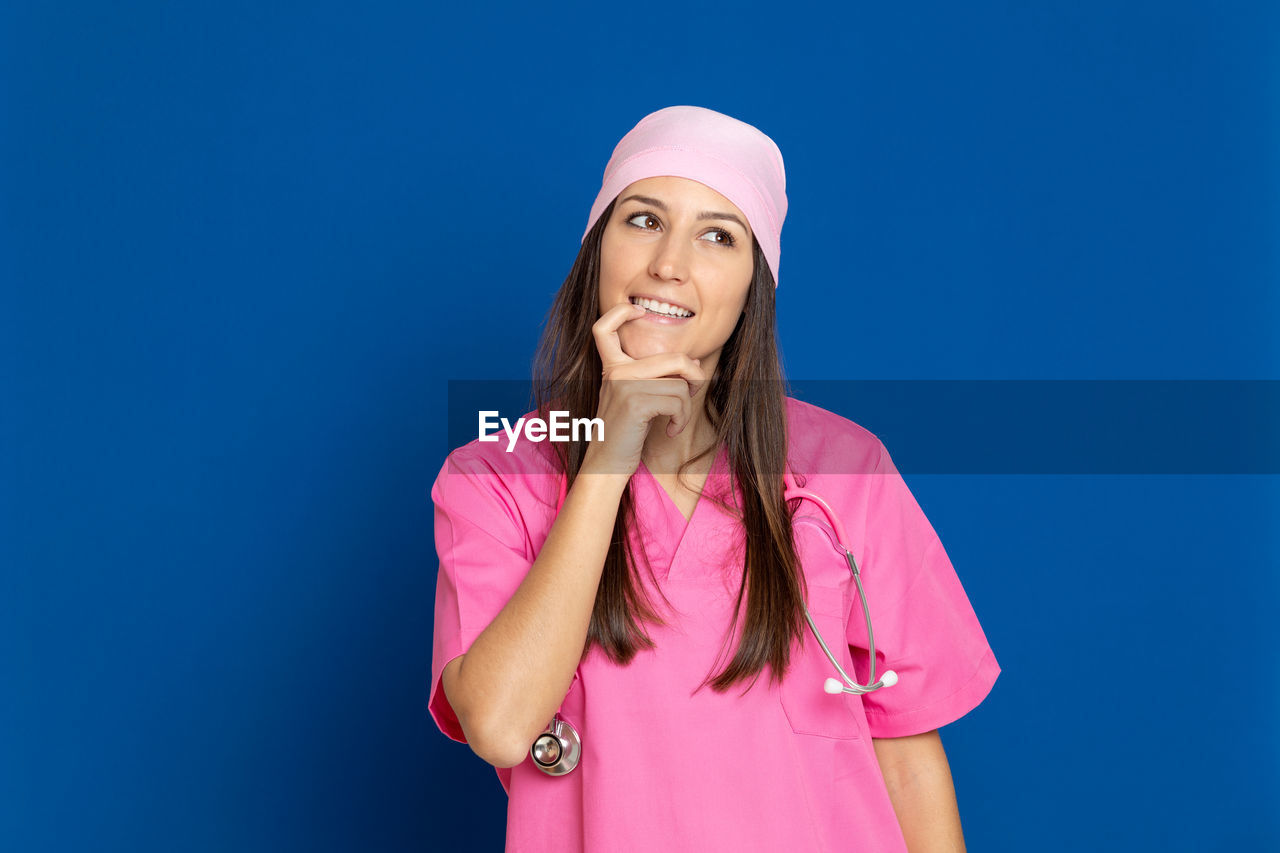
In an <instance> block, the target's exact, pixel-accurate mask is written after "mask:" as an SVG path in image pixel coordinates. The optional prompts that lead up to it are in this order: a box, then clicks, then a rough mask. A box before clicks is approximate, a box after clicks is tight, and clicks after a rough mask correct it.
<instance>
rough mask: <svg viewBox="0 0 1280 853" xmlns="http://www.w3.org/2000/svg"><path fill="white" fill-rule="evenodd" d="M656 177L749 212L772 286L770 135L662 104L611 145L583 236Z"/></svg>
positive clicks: (776, 201) (778, 247)
mask: <svg viewBox="0 0 1280 853" xmlns="http://www.w3.org/2000/svg"><path fill="white" fill-rule="evenodd" d="M660 175H672V176H675V177H679V178H690V179H692V180H695V181H698V182H699V183H702V184H705V185H707V186H708V187H710V188H711V189H713V190H715V191H716V192H718V193H720V195H722V196H724V197H725V198H727V199H729V201H731V202H733V203H734V204H735V205H737V206H738V209H739V210H741V211H742V212H743V213H745V214H746V215H747V222H748V223H749V224H750V225H751V230H752V232H753V233H754V234H755V237H756V240H757V241H759V243H760V249H761V250H762V251H763V252H764V256H765V259H766V260H768V262H769V269H770V270H772V272H773V281H774V286H775V287H776V286H777V283H778V262H779V257H780V255H781V254H782V221H783V220H784V219H785V218H786V216H787V193H786V189H787V175H786V170H785V169H784V168H783V165H782V152H781V151H779V150H778V146H777V145H776V144H775V143H774V141H773V140H772V139H770V138H769V137H768V136H766V135H764V134H763V133H761V132H760V131H759V130H757V129H756V128H754V127H752V126H751V125H749V124H747V123H746V122H742V121H739V120H738V119H736V118H731V117H730V116H727V115H724V114H723V113H718V112H716V111H715V110H709V109H706V108H705V107H667V108H665V109H661V110H658V111H657V112H654V113H650V114H649V115H647V116H645V117H644V118H642V119H640V122H639V123H638V124H637V125H636V126H635V127H633V128H632V129H631V131H630V132H629V133H627V135H626V136H624V137H622V140H621V141H620V142H619V143H618V144H617V146H616V147H615V148H614V149H613V156H612V157H610V158H609V163H608V165H607V166H605V168H604V183H603V184H602V185H601V187H600V193H599V195H597V196H596V200H595V203H594V204H593V205H591V216H590V217H589V218H588V219H587V228H586V230H585V231H583V232H582V239H583V240H584V241H585V240H586V238H587V234H588V233H589V232H590V231H591V227H592V226H593V225H595V222H596V220H597V219H599V218H600V214H601V213H603V212H604V209H605V208H606V207H608V206H609V203H610V202H612V201H613V200H614V199H615V198H617V196H618V193H620V192H622V191H623V190H624V189H626V188H627V187H628V186H629V185H630V184H632V183H634V182H636V181H639V180H641V179H643V178H653V177H657V176H660Z"/></svg>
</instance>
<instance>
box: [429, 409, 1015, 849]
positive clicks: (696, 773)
mask: <svg viewBox="0 0 1280 853" xmlns="http://www.w3.org/2000/svg"><path fill="white" fill-rule="evenodd" d="M532 414H533V413H530V416H532ZM787 417H788V433H789V435H790V437H791V448H790V450H789V462H790V465H791V470H792V472H793V473H794V474H795V475H796V478H797V481H798V482H797V484H798V485H799V486H800V487H801V488H805V489H807V490H810V491H813V492H816V493H817V494H819V495H821V496H822V497H823V498H825V499H826V501H827V503H828V504H830V505H831V507H832V509H833V510H834V511H835V512H836V513H837V514H838V515H839V516H840V519H841V521H842V523H843V525H844V527H845V529H846V533H847V535H848V536H849V538H850V539H851V540H852V541H851V542H846V543H845V544H846V545H848V546H849V547H850V549H851V550H852V552H853V555H854V559H855V560H856V562H857V564H858V568H859V569H860V571H861V572H862V582H863V586H864V587H865V588H866V591H867V597H868V599H869V602H870V606H871V617H872V625H873V629H874V631H875V640H876V659H877V666H876V672H877V677H879V675H880V674H882V673H883V672H884V671H885V670H886V669H893V670H894V671H896V672H897V673H898V678H899V681H898V683H897V684H896V685H894V686H892V687H886V688H884V689H881V690H877V691H875V692H873V693H870V694H866V695H863V696H855V695H852V694H847V693H843V694H839V695H831V694H828V693H826V692H825V691H824V690H823V684H824V682H825V681H826V679H827V678H828V677H829V676H835V675H836V673H835V670H834V668H833V667H832V666H831V663H830V662H829V661H828V660H827V658H826V656H825V655H824V654H823V653H822V650H821V648H819V646H818V644H817V641H816V640H814V638H813V635H812V633H811V632H810V631H809V630H808V627H807V625H806V627H805V632H804V647H803V649H802V650H797V649H793V651H792V664H791V668H790V669H789V670H788V672H787V674H786V677H785V679H784V680H783V682H782V683H781V684H780V685H774V684H772V683H771V682H770V679H769V672H768V670H767V668H766V670H765V671H762V672H761V674H760V677H759V678H758V679H757V680H756V683H755V685H754V686H753V687H751V688H750V689H749V690H746V692H745V693H744V692H743V686H742V685H741V684H739V685H735V686H734V687H732V688H730V689H729V690H728V691H726V692H724V693H717V692H715V691H714V690H712V689H711V688H710V687H703V688H702V689H701V690H698V689H697V688H698V685H699V684H700V683H701V682H702V681H703V679H704V678H706V676H707V675H708V674H711V673H713V672H719V671H720V669H721V668H722V667H723V664H724V663H725V662H727V661H728V660H729V657H730V656H731V654H732V651H733V650H734V649H735V648H736V645H737V639H738V634H737V633H735V634H733V635H732V638H731V639H730V641H729V642H728V644H726V642H725V635H726V632H727V631H728V630H729V628H730V625H731V623H732V619H733V607H734V599H735V596H736V592H737V587H738V585H739V584H740V583H741V572H742V561H743V554H744V546H743V538H744V537H743V532H742V529H741V527H740V525H739V524H738V523H737V522H736V521H735V520H734V519H733V517H732V516H730V515H728V514H727V513H725V512H724V511H722V510H721V509H720V508H719V507H717V506H716V505H715V504H714V503H713V502H712V501H709V500H704V499H699V500H698V502H697V505H696V507H695V509H694V512H693V516H692V518H691V519H690V520H689V521H688V522H686V521H685V518H684V516H683V515H682V514H681V512H680V510H679V509H678V508H677V507H676V505H675V503H674V502H673V501H672V500H671V498H670V496H669V495H668V494H667V492H666V491H665V490H664V489H663V488H662V486H661V485H660V484H659V483H658V481H657V480H656V479H655V478H654V477H653V475H652V473H651V472H650V471H649V470H648V469H647V468H646V467H645V465H644V463H643V462H642V463H641V464H640V466H639V468H638V469H637V470H636V473H635V474H634V475H633V476H632V478H631V488H632V490H633V492H634V500H635V505H636V516H637V520H638V524H637V525H636V528H637V529H635V530H633V531H632V536H633V537H634V538H633V542H634V543H636V547H637V548H639V547H643V548H645V549H646V550H647V553H648V555H649V559H650V561H651V563H652V566H653V570H654V573H655V575H656V578H657V584H658V586H659V587H660V588H661V590H662V593H665V596H666V599H667V600H669V601H670V604H671V605H672V607H674V608H675V610H674V612H672V611H670V610H668V609H667V608H666V605H665V604H664V602H663V597H662V595H661V594H659V593H658V592H657V590H656V589H654V588H653V583H652V582H651V581H650V580H649V578H648V575H647V572H645V571H644V569H643V567H641V568H640V571H639V572H638V573H637V576H638V577H639V578H640V582H641V584H642V585H643V586H644V587H645V588H646V589H647V590H649V592H650V598H651V600H652V601H653V602H654V604H655V606H656V607H657V608H658V609H659V612H661V613H662V614H663V618H664V619H665V620H666V621H667V623H668V624H667V625H666V626H648V631H649V634H650V636H651V637H652V638H653V640H654V642H655V643H656V648H654V649H652V650H649V651H644V650H642V651H640V652H639V653H638V654H637V655H636V657H635V659H634V660H633V661H632V663H631V664H630V665H628V666H618V665H615V664H614V663H612V662H611V661H610V660H609V659H608V658H607V657H606V656H605V655H603V654H602V653H601V652H600V650H599V648H598V647H593V648H592V650H591V651H590V652H589V653H588V654H587V655H586V657H584V659H583V660H582V662H581V664H580V665H579V666H578V669H577V672H576V673H575V676H574V679H573V682H572V685H571V686H570V688H569V692H568V694H567V695H566V696H565V699H564V702H563V703H562V705H561V711H560V713H561V716H562V717H563V718H564V719H566V720H567V721H569V722H570V723H572V724H573V726H574V727H575V728H576V729H577V730H578V732H579V734H580V735H581V738H582V757H581V760H580V761H579V764H578V766H577V768H576V769H575V770H573V771H572V772H571V773H569V774H567V775H565V776H559V777H553V776H548V775H546V774H544V773H543V772H541V771H540V770H538V769H537V768H536V767H535V766H534V764H533V762H532V760H531V759H529V758H526V759H525V760H524V762H523V763H521V764H519V765H517V766H516V767H514V768H510V769H502V768H499V769H498V771H497V772H498V777H499V779H500V780H501V782H502V785H503V787H504V788H505V789H506V791H507V795H508V801H507V840H506V850H508V851H523V852H524V853H533V851H558V852H559V853H563V851H577V850H582V851H618V850H628V851H630V850H651V849H662V850H673V851H679V850H689V851H695V850H696V851H705V850H759V851H777V850H858V851H868V853H870V851H895V853H901V852H902V851H905V850H906V844H905V842H904V841H903V836H902V830H901V828H900V827H899V825H898V821H897V818H896V816H895V815H894V811H893V805H892V803H891V801H890V800H889V795H888V791H887V790H886V788H885V783H884V778H883V776H882V775H881V772H880V766H879V764H878V763H877V760H876V755H875V751H874V749H873V747H872V743H871V739H872V738H884V737H902V736H905V735H912V734H919V733H922V732H928V731H931V730H933V729H936V728H939V727H941V726H943V725H945V724H947V723H950V722H953V721H954V720H956V719H958V718H960V717H962V716H964V715H965V714H966V713H968V712H969V711H970V710H972V709H973V708H975V707H976V706H977V705H978V704H979V703H980V702H981V701H982V700H983V699H984V698H985V697H986V696H987V694H988V693H989V692H990V690H991V687H992V685H993V684H994V683H995V680H996V677H997V676H998V675H999V673H1000V667H999V666H998V665H997V663H996V659H995V655H994V654H993V653H992V650H991V648H990V646H989V645H988V644H987V640H986V636H985V635H984V634H983V631H982V628H981V626H980V625H979V624H978V619H977V616H976V615H975V614H974V612H973V608H972V607H971V606H970V604H969V599H968V597H967V596H966V595H965V591H964V589H963V588H962V587H961V585H960V580H959V579H958V578H957V577H956V572H955V570H954V569H953V568H952V565H951V561H950V560H949V559H948V557H947V554H946V551H945V550H944V549H943V547H942V543H941V542H940V541H939V539H938V536H937V534H936V533H935V532H934V530H933V527H932V526H931V525H930V523H929V521H928V520H927V519H926V518H925V515H924V513H923V512H922V511H921V509H920V506H919V504H918V503H917V502H916V500H915V499H914V498H913V497H912V495H911V492H910V491H909V490H908V489H907V486H906V483H905V482H904V481H903V479H902V477H901V475H900V474H899V473H898V471H897V469H896V468H895V467H894V464H893V462H892V460H891V459H890V458H889V454H888V453H887V452H886V450H885V448H884V445H883V444H882V443H881V442H880V440H879V439H878V438H876V437H875V436H874V435H872V434H871V433H870V432H868V431H867V430H865V429H863V428H862V427H860V426H858V425H857V424H855V423H853V422H852V421H849V420H847V419H845V418H842V417H840V416H839V415H836V414H834V413H832V412H829V411H826V410H825V409H821V408H818V407H816V406H812V405H809V404H807V403H803V402H801V401H799V400H796V399H794V398H788V400H787ZM501 439H502V440H501V441H499V442H492V443H491V442H480V441H478V440H476V441H472V442H471V443H470V444H467V445H465V446H463V447H461V448H459V449H457V450H455V451H454V452H453V453H451V454H450V456H449V458H448V459H447V460H446V461H445V464H444V466H443V468H442V469H441V471H440V474H439V476H438V477H437V479H436V481H435V484H434V486H433V487H432V490H431V497H432V500H433V501H434V502H435V507H436V510H435V536H436V548H437V550H438V552H439V555H440V575H439V579H438V582H437V586H436V603H435V639H434V652H433V659H432V671H431V679H432V683H431V695H430V700H429V709H430V713H431V716H432V717H433V719H434V720H435V722H436V724H437V725H438V726H439V727H440V730H441V731H442V732H444V733H445V734H446V735H448V736H449V737H450V738H452V739H454V740H456V741H460V742H463V743H465V742H466V741H465V738H464V735H463V732H462V728H461V726H460V725H459V723H458V719H457V716H456V715H455V713H454V711H453V709H452V708H451V707H450V705H449V701H448V699H447V698H446V697H445V694H444V690H443V689H442V688H441V684H440V673H441V671H442V670H443V669H444V667H445V665H446V664H447V663H448V662H449V661H450V660H452V659H453V658H455V657H457V656H458V655H460V654H463V653H464V652H466V651H467V649H468V648H470V646H471V644H472V642H474V640H475V639H476V637H477V636H479V634H480V633H481V632H482V631H483V630H484V629H485V628H486V627H487V626H488V625H489V623H490V622H491V621H492V620H493V618H494V617H495V616H496V615H497V614H498V612H499V611H500V610H501V609H502V607H503V606H504V605H505V604H506V603H507V601H508V600H509V599H510V598H511V596H512V594H513V593H514V592H515V590H516V588H517V587H518V586H519V584H520V582H521V580H522V579H523V578H524V576H525V574H526V572H527V571H528V569H529V567H530V566H531V565H532V564H533V561H534V559H535V558H536V556H537V554H538V551H539V550H540V549H541V547H542V543H543V542H544V541H545V540H546V537H547V533H548V532H549V531H550V528H551V524H552V522H553V521H554V518H555V515H556V512H557V504H558V498H559V488H560V481H561V477H560V475H559V473H558V463H557V462H556V461H555V457H554V448H553V447H552V446H551V445H549V444H547V443H545V442H542V443H535V442H530V441H527V440H524V439H521V440H520V441H518V442H517V443H516V446H515V449H514V450H513V451H512V452H510V453H509V452H507V439H506V437H505V435H504V436H501ZM729 483H730V477H729V471H728V462H727V455H726V453H725V451H724V450H723V449H722V450H721V451H720V454H719V455H718V457H717V458H716V460H715V462H714V464H713V467H712V469H711V473H710V474H709V475H708V477H707V481H706V485H705V486H704V487H703V489H704V491H703V494H704V497H705V496H706V495H707V494H718V495H720V496H722V497H725V498H728V500H729V502H730V503H731V504H735V505H740V500H738V501H737V502H736V503H735V501H734V499H733V496H731V495H730V493H729V490H728V489H729ZM710 490H714V491H710ZM739 494H740V493H739ZM798 514H804V515H814V516H817V517H819V518H821V512H820V510H818V509H817V508H816V507H815V506H814V505H813V504H812V503H811V502H809V501H804V502H802V503H801V504H800V509H799V511H798ZM795 538H796V548H797V551H798V556H799V558H800V562H801V566H802V567H803V570H804V573H805V577H806V580H807V586H808V604H809V610H810V612H811V613H812V615H813V619H814V621H815V622H816V623H817V625H818V629H819V630H820V631H821V632H822V635H823V638H824V639H825V640H826V641H827V645H828V646H830V647H831V650H832V651H833V652H834V653H835V654H836V655H837V656H838V657H839V659H840V661H841V665H842V666H843V667H844V668H845V670H846V671H847V672H849V673H850V675H853V676H854V677H855V678H857V679H858V681H859V682H860V683H866V679H867V675H868V659H867V652H866V648H867V636H866V624H865V619H864V617H863V613H862V607H861V604H860V603H859V601H858V595H857V587H856V586H855V585H854V583H853V579H852V575H851V574H850V572H849V568H848V565H847V564H846V563H845V561H844V559H843V557H842V556H841V555H840V554H839V553H838V552H837V551H836V550H835V549H834V548H833V547H832V545H831V542H830V541H829V540H828V538H827V537H826V536H825V535H824V533H823V531H822V530H820V529H818V528H817V527H815V526H814V525H811V524H805V523H797V524H796V525H795ZM637 553H639V552H638V551H637ZM841 635H843V636H844V638H845V642H840V639H839V638H840V637H841ZM722 649H723V654H722Z"/></svg>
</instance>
